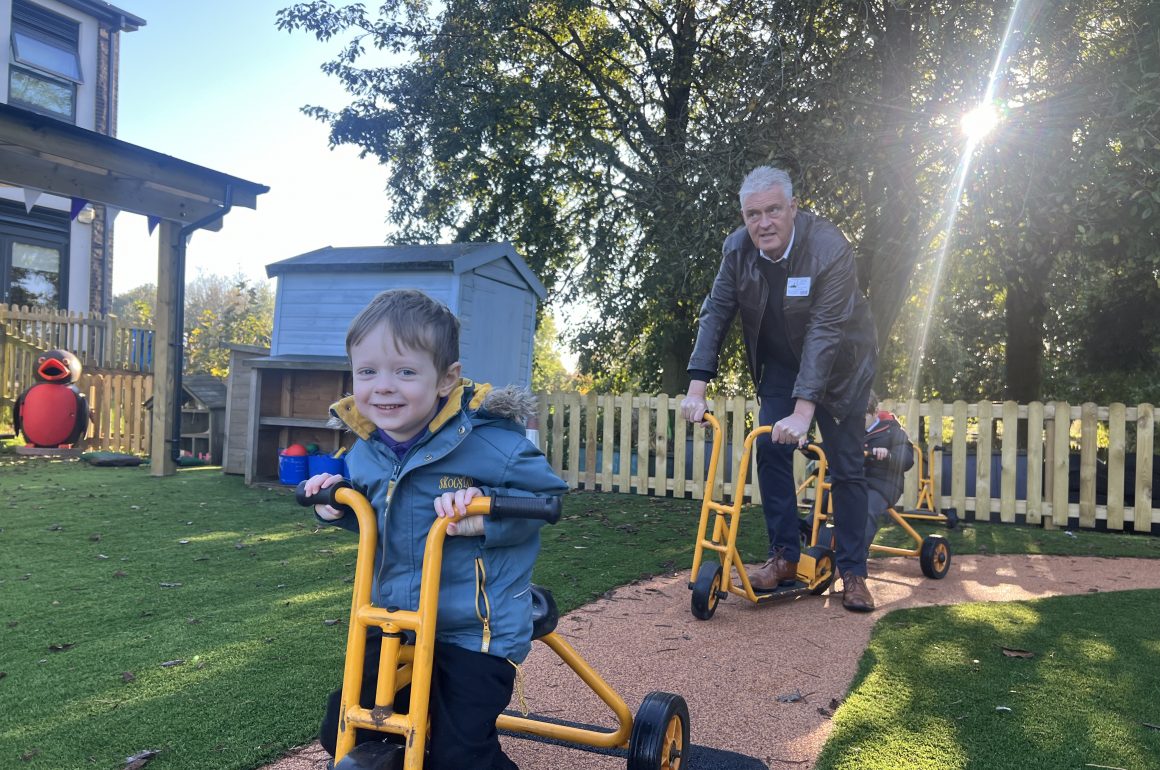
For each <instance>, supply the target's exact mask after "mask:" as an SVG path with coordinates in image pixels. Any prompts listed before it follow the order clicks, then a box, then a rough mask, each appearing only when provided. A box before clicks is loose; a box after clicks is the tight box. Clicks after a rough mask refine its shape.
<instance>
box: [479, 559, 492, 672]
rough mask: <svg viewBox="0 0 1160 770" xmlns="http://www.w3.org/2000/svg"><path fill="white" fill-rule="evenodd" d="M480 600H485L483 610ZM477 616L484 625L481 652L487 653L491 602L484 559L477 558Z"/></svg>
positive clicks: (489, 637)
mask: <svg viewBox="0 0 1160 770" xmlns="http://www.w3.org/2000/svg"><path fill="white" fill-rule="evenodd" d="M480 598H482V599H483V610H482V611H481V610H480V608H479V607H480V601H479V600H480ZM475 616H476V617H477V618H479V620H480V622H481V623H483V645H482V646H481V647H480V652H487V650H488V648H489V647H491V601H490V600H489V599H488V598H487V569H486V568H485V567H484V566H483V557H482V556H477V557H475Z"/></svg>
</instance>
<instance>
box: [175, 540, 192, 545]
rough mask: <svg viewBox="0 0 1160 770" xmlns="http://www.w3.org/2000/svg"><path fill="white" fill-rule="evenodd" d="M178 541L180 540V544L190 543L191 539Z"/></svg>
mask: <svg viewBox="0 0 1160 770" xmlns="http://www.w3.org/2000/svg"><path fill="white" fill-rule="evenodd" d="M177 542H178V544H180V545H189V541H188V540H178V541H177Z"/></svg>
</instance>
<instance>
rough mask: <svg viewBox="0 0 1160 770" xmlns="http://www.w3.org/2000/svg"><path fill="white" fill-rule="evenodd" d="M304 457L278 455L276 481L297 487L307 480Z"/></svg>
mask: <svg viewBox="0 0 1160 770" xmlns="http://www.w3.org/2000/svg"><path fill="white" fill-rule="evenodd" d="M306 460H307V458H306V455H297V456H295V455H284V454H282V453H279V454H278V481H279V483H282V484H289V485H291V486H297V485H298V484H299V483H300V482H303V481H306V479H308V478H309V476H308V475H307V472H306V471H307V462H306Z"/></svg>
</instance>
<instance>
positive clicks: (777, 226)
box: [741, 186, 797, 260]
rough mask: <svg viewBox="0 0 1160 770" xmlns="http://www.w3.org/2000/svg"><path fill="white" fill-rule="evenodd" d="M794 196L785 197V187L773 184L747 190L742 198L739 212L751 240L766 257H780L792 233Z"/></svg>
mask: <svg viewBox="0 0 1160 770" xmlns="http://www.w3.org/2000/svg"><path fill="white" fill-rule="evenodd" d="M796 214H797V198H788V199H787V198H786V197H785V190H783V189H781V187H780V186H774V187H772V188H770V189H769V190H763V191H761V192H755V193H750V194H749V195H746V196H745V200H744V201H742V205H741V215H742V217H744V218H745V229H746V230H748V231H749V237H750V238H752V239H753V244H754V245H755V246H757V248H759V249H761V250H762V251H763V252H764V253H765V255H766V256H767V257H769V258H770V259H775V260H776V259H780V258H781V255H782V254H784V253H785V249H786V246H788V245H789V238H790V235H792V234H793V218H794V216H795V215H796Z"/></svg>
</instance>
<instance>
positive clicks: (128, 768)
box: [125, 749, 161, 770]
mask: <svg viewBox="0 0 1160 770" xmlns="http://www.w3.org/2000/svg"><path fill="white" fill-rule="evenodd" d="M160 753H161V752H160V751H157V750H156V749H146V750H145V751H142V752H139V753H137V754H134V755H133V756H131V757H125V770H141V768H142V767H145V764H146V763H147V762H148V761H149V760H151V759H153V757H155V756H157V755H158V754H160Z"/></svg>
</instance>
